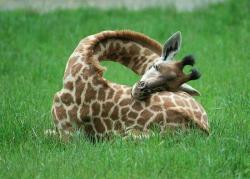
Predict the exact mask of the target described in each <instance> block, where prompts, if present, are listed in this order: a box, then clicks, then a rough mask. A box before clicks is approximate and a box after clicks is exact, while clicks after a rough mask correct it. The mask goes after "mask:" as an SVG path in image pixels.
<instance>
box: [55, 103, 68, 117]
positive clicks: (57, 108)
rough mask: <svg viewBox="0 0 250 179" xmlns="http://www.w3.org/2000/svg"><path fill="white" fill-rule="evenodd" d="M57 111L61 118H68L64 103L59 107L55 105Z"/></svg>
mask: <svg viewBox="0 0 250 179" xmlns="http://www.w3.org/2000/svg"><path fill="white" fill-rule="evenodd" d="M55 112H56V115H57V117H58V119H59V120H62V119H65V118H67V114H66V111H65V109H64V107H63V106H62V105H61V106H59V107H55Z"/></svg>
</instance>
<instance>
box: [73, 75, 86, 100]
mask: <svg viewBox="0 0 250 179" xmlns="http://www.w3.org/2000/svg"><path fill="white" fill-rule="evenodd" d="M75 87H76V90H75V97H76V103H77V104H78V105H79V104H81V94H82V92H83V90H84V87H85V84H84V83H83V82H82V80H81V78H80V77H78V78H77V80H76V82H75Z"/></svg>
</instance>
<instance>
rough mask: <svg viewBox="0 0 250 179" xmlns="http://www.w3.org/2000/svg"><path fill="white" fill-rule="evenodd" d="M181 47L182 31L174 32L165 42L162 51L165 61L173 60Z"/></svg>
mask: <svg viewBox="0 0 250 179" xmlns="http://www.w3.org/2000/svg"><path fill="white" fill-rule="evenodd" d="M180 47H181V32H180V31H178V32H176V33H174V34H173V35H172V36H171V37H170V38H169V39H168V40H167V41H166V42H165V44H164V47H163V51H162V59H163V61H168V60H172V59H173V57H174V56H175V54H176V53H177V52H178V51H179V50H180Z"/></svg>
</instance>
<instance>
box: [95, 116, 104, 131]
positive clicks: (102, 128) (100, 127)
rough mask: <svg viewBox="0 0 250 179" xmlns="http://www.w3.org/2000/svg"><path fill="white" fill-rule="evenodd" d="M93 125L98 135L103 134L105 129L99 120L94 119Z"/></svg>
mask: <svg viewBox="0 0 250 179" xmlns="http://www.w3.org/2000/svg"><path fill="white" fill-rule="evenodd" d="M94 125H95V129H96V130H97V132H99V133H103V132H105V127H104V126H103V124H102V122H101V120H100V119H99V118H94Z"/></svg>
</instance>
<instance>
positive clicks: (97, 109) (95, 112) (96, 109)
mask: <svg viewBox="0 0 250 179" xmlns="http://www.w3.org/2000/svg"><path fill="white" fill-rule="evenodd" d="M100 108H101V107H100V104H99V103H97V102H94V103H93V104H92V115H94V116H97V115H99V113H100Z"/></svg>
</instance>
